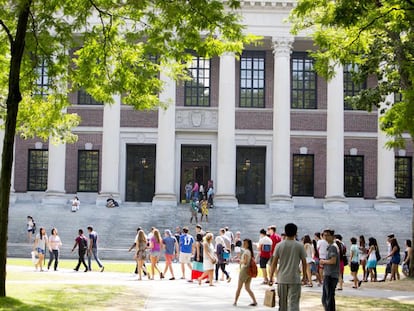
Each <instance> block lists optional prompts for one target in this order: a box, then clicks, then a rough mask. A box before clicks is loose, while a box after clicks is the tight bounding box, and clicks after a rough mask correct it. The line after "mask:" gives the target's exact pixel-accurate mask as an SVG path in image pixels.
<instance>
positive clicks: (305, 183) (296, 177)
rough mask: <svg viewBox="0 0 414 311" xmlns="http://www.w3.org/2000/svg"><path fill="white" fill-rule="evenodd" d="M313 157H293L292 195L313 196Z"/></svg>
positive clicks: (296, 155)
mask: <svg viewBox="0 0 414 311" xmlns="http://www.w3.org/2000/svg"><path fill="white" fill-rule="evenodd" d="M313 163H314V161H313V155H308V154H305V155H304V154H294V155H293V172H292V174H293V176H292V195H295V196H313V175H314V165H313Z"/></svg>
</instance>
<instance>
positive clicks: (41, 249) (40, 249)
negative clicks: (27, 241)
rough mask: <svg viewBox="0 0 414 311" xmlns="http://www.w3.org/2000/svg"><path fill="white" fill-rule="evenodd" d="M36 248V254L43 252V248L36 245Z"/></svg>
mask: <svg viewBox="0 0 414 311" xmlns="http://www.w3.org/2000/svg"><path fill="white" fill-rule="evenodd" d="M36 250H37V253H38V254H43V255H44V254H45V250H44V249H43V248H40V247H37V248H36Z"/></svg>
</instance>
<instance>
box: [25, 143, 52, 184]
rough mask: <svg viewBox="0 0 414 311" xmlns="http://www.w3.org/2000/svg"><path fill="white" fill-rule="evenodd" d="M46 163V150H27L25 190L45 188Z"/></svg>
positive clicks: (47, 155)
mask: <svg viewBox="0 0 414 311" xmlns="http://www.w3.org/2000/svg"><path fill="white" fill-rule="evenodd" d="M48 163H49V152H48V150H29V170H28V178H27V190H29V191H45V190H46V189H47V174H48Z"/></svg>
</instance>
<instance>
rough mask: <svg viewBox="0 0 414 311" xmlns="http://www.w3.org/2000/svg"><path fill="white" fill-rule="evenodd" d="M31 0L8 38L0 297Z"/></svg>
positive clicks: (0, 200) (3, 285)
mask: <svg viewBox="0 0 414 311" xmlns="http://www.w3.org/2000/svg"><path fill="white" fill-rule="evenodd" d="M31 3H32V0H27V1H25V2H23V3H21V7H20V9H21V11H20V12H19V14H18V21H17V29H16V34H15V38H14V40H13V39H12V38H11V37H10V38H9V40H10V49H11V60H10V71H9V92H8V95H7V100H6V105H7V115H6V124H5V133H4V144H3V154H2V167H1V175H0V297H5V296H6V261H7V230H8V224H9V202H10V181H11V172H12V166H13V151H14V150H13V147H14V136H15V134H16V119H17V112H18V110H19V103H20V101H21V100H22V96H21V93H20V68H21V63H22V58H23V52H24V46H25V38H26V31H27V23H28V18H29V13H30V5H31Z"/></svg>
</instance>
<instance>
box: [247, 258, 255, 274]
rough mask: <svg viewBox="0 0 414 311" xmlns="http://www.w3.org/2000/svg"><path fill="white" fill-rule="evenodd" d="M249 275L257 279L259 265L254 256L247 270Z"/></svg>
mask: <svg viewBox="0 0 414 311" xmlns="http://www.w3.org/2000/svg"><path fill="white" fill-rule="evenodd" d="M247 274H248V275H249V276H250V277H252V278H255V277H257V265H256V261H255V260H254V258H253V256H252V259H250V265H249V268H248V269H247Z"/></svg>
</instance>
